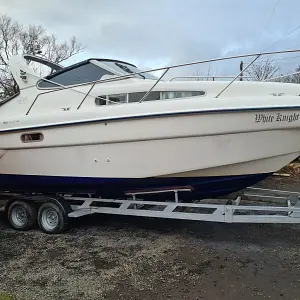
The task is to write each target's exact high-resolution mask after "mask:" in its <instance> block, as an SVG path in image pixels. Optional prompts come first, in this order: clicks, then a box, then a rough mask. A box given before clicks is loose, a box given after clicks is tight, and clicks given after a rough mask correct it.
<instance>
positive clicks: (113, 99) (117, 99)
mask: <svg viewBox="0 0 300 300" xmlns="http://www.w3.org/2000/svg"><path fill="white" fill-rule="evenodd" d="M105 99H107V100H109V101H106V100H105ZM117 103H127V94H120V95H109V96H99V97H97V98H96V99H95V104H96V105H111V104H117Z"/></svg>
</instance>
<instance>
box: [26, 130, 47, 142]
mask: <svg viewBox="0 0 300 300" xmlns="http://www.w3.org/2000/svg"><path fill="white" fill-rule="evenodd" d="M43 139H44V136H43V134H42V133H40V132H34V133H24V134H22V135H21V141H22V142H23V143H31V142H41V141H42V140H43Z"/></svg>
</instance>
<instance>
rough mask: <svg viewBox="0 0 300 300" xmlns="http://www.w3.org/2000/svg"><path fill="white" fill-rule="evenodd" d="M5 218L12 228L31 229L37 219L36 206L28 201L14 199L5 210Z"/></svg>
mask: <svg viewBox="0 0 300 300" xmlns="http://www.w3.org/2000/svg"><path fill="white" fill-rule="evenodd" d="M7 219H8V222H9V224H10V226H11V227H12V228H13V229H16V230H22V231H24V230H28V229H31V228H32V227H34V225H35V224H36V221H37V210H36V207H35V206H34V205H33V203H30V202H25V201H14V202H12V203H11V204H10V206H9V208H8V210H7Z"/></svg>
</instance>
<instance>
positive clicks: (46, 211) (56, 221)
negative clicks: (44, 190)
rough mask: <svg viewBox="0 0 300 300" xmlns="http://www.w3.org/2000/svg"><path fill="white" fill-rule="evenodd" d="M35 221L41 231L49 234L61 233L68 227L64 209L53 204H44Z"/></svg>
mask: <svg viewBox="0 0 300 300" xmlns="http://www.w3.org/2000/svg"><path fill="white" fill-rule="evenodd" d="M37 219H38V224H39V227H40V228H41V230H42V231H43V232H45V233H49V234H53V233H60V232H63V231H64V230H65V229H66V227H67V225H68V216H67V214H66V212H65V211H64V208H63V207H62V206H61V205H59V204H56V203H53V202H46V203H44V204H43V205H42V206H41V207H40V209H39V211H38V218H37Z"/></svg>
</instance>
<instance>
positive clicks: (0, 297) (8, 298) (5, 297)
mask: <svg viewBox="0 0 300 300" xmlns="http://www.w3.org/2000/svg"><path fill="white" fill-rule="evenodd" d="M0 300H17V298H16V297H15V296H13V295H12V294H10V293H7V292H1V291H0Z"/></svg>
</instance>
